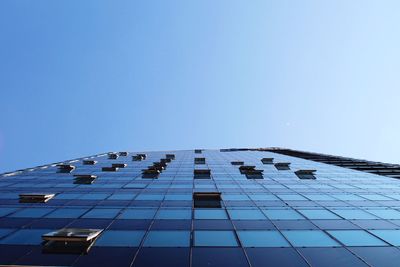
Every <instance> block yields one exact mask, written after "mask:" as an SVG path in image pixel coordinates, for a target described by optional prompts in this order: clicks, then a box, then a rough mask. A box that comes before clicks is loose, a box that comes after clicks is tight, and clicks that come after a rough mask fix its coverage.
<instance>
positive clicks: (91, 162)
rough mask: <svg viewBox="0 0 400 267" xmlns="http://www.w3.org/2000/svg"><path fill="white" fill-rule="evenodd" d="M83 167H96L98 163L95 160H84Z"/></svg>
mask: <svg viewBox="0 0 400 267" xmlns="http://www.w3.org/2000/svg"><path fill="white" fill-rule="evenodd" d="M82 163H83V165H95V164H96V163H97V161H95V160H83V161H82Z"/></svg>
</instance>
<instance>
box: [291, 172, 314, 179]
mask: <svg viewBox="0 0 400 267" xmlns="http://www.w3.org/2000/svg"><path fill="white" fill-rule="evenodd" d="M315 172H316V170H298V171H296V172H295V174H296V175H297V177H299V178H300V179H316V177H315Z"/></svg>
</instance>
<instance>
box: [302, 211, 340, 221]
mask: <svg viewBox="0 0 400 267" xmlns="http://www.w3.org/2000/svg"><path fill="white" fill-rule="evenodd" d="M297 211H299V212H300V213H302V214H303V215H304V216H306V217H307V218H308V219H310V220H314V219H316V220H318V219H340V217H339V216H337V215H336V214H334V213H332V212H330V211H327V210H323V209H319V210H316V209H315V210H297Z"/></svg>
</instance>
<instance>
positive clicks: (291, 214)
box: [263, 209, 304, 220]
mask: <svg viewBox="0 0 400 267" xmlns="http://www.w3.org/2000/svg"><path fill="white" fill-rule="evenodd" d="M263 212H264V214H265V215H267V217H268V218H269V219H270V220H299V219H304V217H303V216H301V215H300V214H299V213H298V212H296V211H294V210H283V209H282V210H263Z"/></svg>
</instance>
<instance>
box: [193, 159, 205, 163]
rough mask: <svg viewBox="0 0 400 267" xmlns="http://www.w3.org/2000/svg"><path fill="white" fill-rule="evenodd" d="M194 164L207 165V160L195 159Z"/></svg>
mask: <svg viewBox="0 0 400 267" xmlns="http://www.w3.org/2000/svg"><path fill="white" fill-rule="evenodd" d="M194 164H206V158H194Z"/></svg>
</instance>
